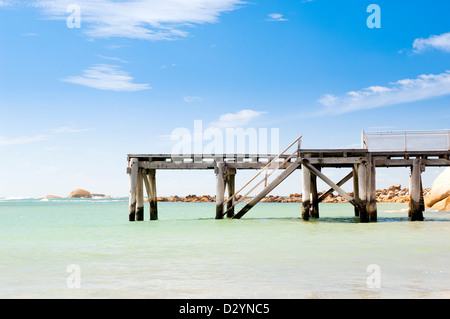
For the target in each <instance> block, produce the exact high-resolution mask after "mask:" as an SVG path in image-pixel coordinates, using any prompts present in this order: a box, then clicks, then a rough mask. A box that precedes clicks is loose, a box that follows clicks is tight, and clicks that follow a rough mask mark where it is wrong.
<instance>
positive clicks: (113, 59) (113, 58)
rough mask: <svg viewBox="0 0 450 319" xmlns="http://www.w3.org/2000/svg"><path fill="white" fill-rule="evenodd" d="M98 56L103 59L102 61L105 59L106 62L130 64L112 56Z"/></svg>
mask: <svg viewBox="0 0 450 319" xmlns="http://www.w3.org/2000/svg"><path fill="white" fill-rule="evenodd" d="M98 56H99V57H100V58H102V59H105V60H110V61H117V62H120V63H128V61H126V60H122V59H121V58H116V57H111V56H104V55H101V54H98Z"/></svg>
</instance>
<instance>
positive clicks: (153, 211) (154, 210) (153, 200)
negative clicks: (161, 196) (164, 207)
mask: <svg viewBox="0 0 450 319" xmlns="http://www.w3.org/2000/svg"><path fill="white" fill-rule="evenodd" d="M148 178H149V188H150V189H149V192H148V195H149V196H148V202H149V204H150V220H158V199H157V197H156V169H150V170H149V171H148Z"/></svg>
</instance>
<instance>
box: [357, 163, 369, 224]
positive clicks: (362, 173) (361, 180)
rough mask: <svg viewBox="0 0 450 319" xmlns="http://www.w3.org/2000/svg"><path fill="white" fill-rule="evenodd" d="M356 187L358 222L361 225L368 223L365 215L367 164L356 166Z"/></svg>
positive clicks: (367, 216) (367, 217)
mask: <svg viewBox="0 0 450 319" xmlns="http://www.w3.org/2000/svg"><path fill="white" fill-rule="evenodd" d="M358 186H359V198H360V201H359V221H360V222H361V223H368V222H369V215H368V214H367V164H360V165H359V166H358Z"/></svg>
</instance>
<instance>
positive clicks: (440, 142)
mask: <svg viewBox="0 0 450 319" xmlns="http://www.w3.org/2000/svg"><path fill="white" fill-rule="evenodd" d="M361 144H362V145H361V147H362V148H364V149H368V150H370V151H405V152H406V151H449V150H450V130H429V131H387V132H365V131H362V134H361Z"/></svg>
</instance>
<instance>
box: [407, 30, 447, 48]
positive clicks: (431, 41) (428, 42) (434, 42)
mask: <svg viewBox="0 0 450 319" xmlns="http://www.w3.org/2000/svg"><path fill="white" fill-rule="evenodd" d="M413 48H414V52H416V53H422V52H424V51H426V50H429V49H435V50H442V51H445V52H450V32H448V33H443V34H441V35H432V36H430V37H428V38H426V39H423V38H420V39H415V40H414V42H413Z"/></svg>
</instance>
